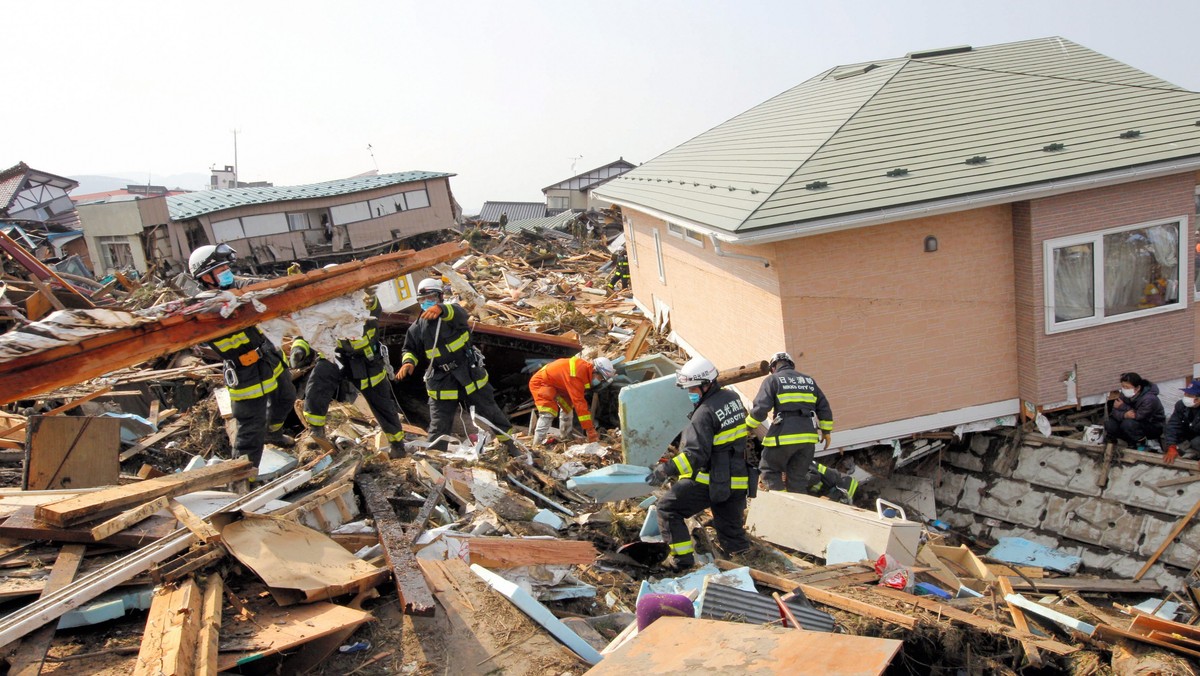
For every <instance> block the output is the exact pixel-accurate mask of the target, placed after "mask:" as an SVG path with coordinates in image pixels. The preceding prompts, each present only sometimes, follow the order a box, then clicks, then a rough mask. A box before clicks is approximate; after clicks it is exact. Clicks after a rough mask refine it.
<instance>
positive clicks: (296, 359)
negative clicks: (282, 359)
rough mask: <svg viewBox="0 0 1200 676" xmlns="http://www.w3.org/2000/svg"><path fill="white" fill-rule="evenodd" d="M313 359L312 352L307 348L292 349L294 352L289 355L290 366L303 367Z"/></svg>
mask: <svg viewBox="0 0 1200 676" xmlns="http://www.w3.org/2000/svg"><path fill="white" fill-rule="evenodd" d="M311 361H312V353H311V352H308V351H305V350H292V353H291V354H290V355H288V366H289V367H291V368H294V369H302V368H304V367H305V366H308V365H309V363H310V362H311Z"/></svg>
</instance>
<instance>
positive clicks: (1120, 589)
mask: <svg viewBox="0 0 1200 676" xmlns="http://www.w3.org/2000/svg"><path fill="white" fill-rule="evenodd" d="M998 577H1005V578H1007V579H1008V582H1009V584H1011V585H1012V587H1013V589H1014V590H1016V591H1018V592H1022V591H1032V592H1039V593H1046V592H1060V591H1088V592H1102V593H1105V594H1159V593H1161V592H1162V589H1163V588H1162V585H1160V584H1157V583H1155V582H1150V581H1145V582H1142V581H1138V582H1135V581H1133V580H1110V579H1101V578H1085V577H1055V578H1051V577H1043V578H1034V579H1033V584H1030V583H1029V582H1027V581H1025V580H1024V579H1022V578H1019V577H1015V576H1012V575H1004V576H998Z"/></svg>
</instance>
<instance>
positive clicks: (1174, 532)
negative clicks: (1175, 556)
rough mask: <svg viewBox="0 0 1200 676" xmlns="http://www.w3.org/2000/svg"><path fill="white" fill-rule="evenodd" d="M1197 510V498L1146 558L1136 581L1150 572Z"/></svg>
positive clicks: (1199, 502)
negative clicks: (1151, 567)
mask: <svg viewBox="0 0 1200 676" xmlns="http://www.w3.org/2000/svg"><path fill="white" fill-rule="evenodd" d="M1197 512H1200V500H1197V501H1196V504H1194V505H1192V509H1191V511H1189V512H1188V513H1187V515H1185V516H1183V517H1182V518H1180V519H1179V521H1178V523H1176V524H1175V527H1174V528H1172V529H1171V534H1170V535H1168V536H1167V537H1166V538H1165V539H1164V540H1163V542H1162V544H1161V545H1159V546H1158V549H1156V550H1154V554H1152V555H1151V556H1150V558H1149V559H1147V560H1146V563H1145V565H1143V566H1142V569H1141V570H1139V571H1138V572H1137V575H1134V576H1133V579H1134V580H1135V581H1136V580H1140V579H1142V577H1143V576H1144V575H1145V574H1146V573H1147V572H1149V570H1150V566H1153V565H1154V562H1155V561H1157V560H1158V557H1160V556H1162V554H1163V552H1165V551H1167V547H1170V546H1171V543H1172V542H1174V541H1175V538H1177V537H1179V534H1180V533H1182V532H1183V529H1184V528H1187V525H1188V524H1189V523H1191V522H1192V519H1194V518H1195V517H1196V513H1197Z"/></svg>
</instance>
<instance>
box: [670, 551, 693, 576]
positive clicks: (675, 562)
mask: <svg viewBox="0 0 1200 676" xmlns="http://www.w3.org/2000/svg"><path fill="white" fill-rule="evenodd" d="M662 567H663V568H664V569H666V570H669V571H672V572H676V573H682V572H684V571H687V570H691V569H692V568H695V567H696V557H695V556H693V555H691V554H684V555H683V556H676V557H674V558H672V559H671V560H670V561H667V562H666V563H664V564H663V566H662Z"/></svg>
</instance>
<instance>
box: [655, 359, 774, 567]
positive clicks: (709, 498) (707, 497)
mask: <svg viewBox="0 0 1200 676" xmlns="http://www.w3.org/2000/svg"><path fill="white" fill-rule="evenodd" d="M675 385H676V386H677V387H679V388H681V389H685V390H687V392H688V397H689V398H690V399H691V400H692V405H693V406H695V409H694V410H693V411H692V414H691V416H690V417H691V423H690V424H689V425H688V427H687V428H686V429H684V431H683V434H682V435H681V437H680V452H679V453H678V454H677V455H675V457H674V458H672V459H671V460H670V461H669V462H663V463H659V464H658V465H657V466H655V467H654V468H653V469H652V471H651V473H650V476H649V477H648V479H647V480H648V481H649V482H650V483H651V484H654V485H660V484H662V483H664V482H665V481H666V480H667V479H669V478H671V477H675V478H676V479H677V480H676V481H675V484H674V485H673V486H672V487H671V491H670V492H669V493H668V494H667V495H666V496H665V497H663V498H662V499H661V500H659V501H658V518H659V523H660V526H661V528H662V532H663V536H664V537H666V538H667V542H668V544H670V546H671V553H672V554H673V555H674V559H673V560H672V561H671V562H670V565H669V566H668V567H671V568H674V569H677V570H679V569H684V568H689V567H691V566H693V565H695V561H696V559H695V545H694V544H693V542H692V536H691V533H690V532H689V531H688V527H687V524H686V523H685V521H684V520H685V519H687V518H688V517H689V516H692V515H695V514H698V513H700V512H702V511H704V510H705V509H709V508H711V509H712V515H713V526H714V527H715V528H716V530H717V540H718V541H719V543H720V545H721V549H723V550H724V551H725V553H726V554H736V553H738V552H742V551H745V550H747V549H749V548H750V541H749V539H747V537H746V530H745V511H746V497H747V493H748V491H749V488H750V467H749V465H748V464H747V461H746V452H747V448H746V445H747V443H748V442H749V432H748V431H747V429H746V407H745V405H744V404H742V399H741V397H739V396H738V394H737V393H736V392H734V391H733V390H727V389H724V388H722V387H721V386H720V385H718V384H717V368H716V367H715V366H713V363H712V362H710V361H709V360H707V359H704V358H702V357H697V358H695V359H692V360H691V361H689V362H688V363H686V364H684V365H683V367H682V368H681V369H680V370H679V373H678V374H677V375H676V378H675Z"/></svg>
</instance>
